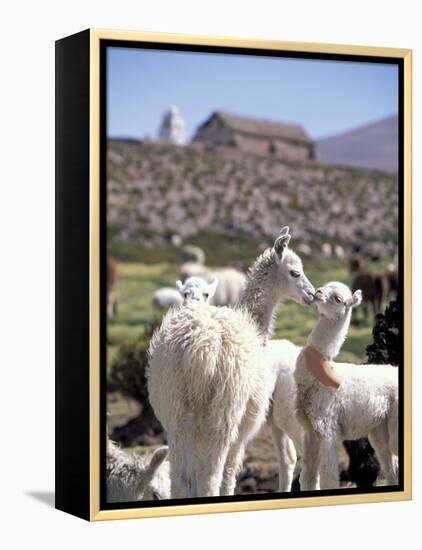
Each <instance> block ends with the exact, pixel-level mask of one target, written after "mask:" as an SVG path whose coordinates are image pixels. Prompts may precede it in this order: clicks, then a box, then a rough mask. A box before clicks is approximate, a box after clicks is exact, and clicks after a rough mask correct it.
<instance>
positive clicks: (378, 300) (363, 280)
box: [350, 256, 389, 322]
mask: <svg viewBox="0 0 422 550" xmlns="http://www.w3.org/2000/svg"><path fill="white" fill-rule="evenodd" d="M350 270H351V272H352V274H354V275H353V280H352V292H355V291H356V290H358V289H360V290H361V291H362V308H363V312H364V317H365V322H366V321H367V320H368V310H369V307H371V308H372V312H373V315H374V318H375V316H376V315H377V313H380V312H381V309H382V305H383V303H384V301H385V299H386V298H387V295H388V292H389V280H388V277H387V275H386V274H385V273H378V272H374V271H370V270H368V269H366V268H365V262H364V259H363V258H362V256H355V257H353V258H352V259H351V261H350Z"/></svg>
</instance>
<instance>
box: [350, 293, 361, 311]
mask: <svg viewBox="0 0 422 550" xmlns="http://www.w3.org/2000/svg"><path fill="white" fill-rule="evenodd" d="M361 303H362V291H361V290H356V291H355V292H354V293H353V296H352V297H351V298H350V300H349V301H348V302H347V305H348V306H350V307H357V306H358V305H360V304H361Z"/></svg>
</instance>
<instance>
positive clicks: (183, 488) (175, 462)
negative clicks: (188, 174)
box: [169, 448, 190, 498]
mask: <svg viewBox="0 0 422 550" xmlns="http://www.w3.org/2000/svg"><path fill="white" fill-rule="evenodd" d="M169 458H170V462H171V469H170V474H171V498H187V497H189V496H190V495H189V482H188V472H187V468H186V464H185V461H184V457H183V456H182V455H181V454H180V455H178V454H177V453H174V452H171V448H170V453H169Z"/></svg>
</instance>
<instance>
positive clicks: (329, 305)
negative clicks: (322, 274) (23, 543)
mask: <svg viewBox="0 0 422 550" xmlns="http://www.w3.org/2000/svg"><path fill="white" fill-rule="evenodd" d="M361 302H362V291H361V290H356V291H355V292H354V293H353V294H352V291H351V290H350V288H349V287H348V286H347V285H345V284H343V283H339V282H332V283H327V284H326V285H324V286H322V287H320V288H318V289H317V291H316V292H315V303H316V306H317V308H318V312H319V314H320V315H322V316H323V317H326V318H327V319H330V320H331V321H338V320H341V319H344V318H346V317H347V316H348V315H350V312H351V310H352V308H354V307H357V306H358V305H359V304H360V303H361Z"/></svg>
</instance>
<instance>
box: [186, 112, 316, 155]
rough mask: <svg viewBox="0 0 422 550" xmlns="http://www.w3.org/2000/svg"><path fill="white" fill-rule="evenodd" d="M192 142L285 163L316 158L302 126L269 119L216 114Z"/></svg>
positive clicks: (313, 147) (200, 128) (312, 146)
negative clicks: (275, 159)
mask: <svg viewBox="0 0 422 550" xmlns="http://www.w3.org/2000/svg"><path fill="white" fill-rule="evenodd" d="M193 143H202V144H203V145H205V146H208V147H213V148H214V147H225V148H226V147H229V148H235V149H237V150H239V151H243V152H245V153H253V154H258V155H264V156H273V157H276V158H279V159H283V160H293V161H300V160H312V159H315V158H316V155H315V144H314V142H313V141H312V140H311V139H310V137H309V136H308V135H307V134H306V132H305V130H304V129H303V128H302V126H299V125H297V124H284V123H281V122H272V121H269V120H259V119H254V118H246V117H240V116H237V115H232V114H229V113H222V112H219V111H217V112H215V113H213V114H212V115H211V116H210V117H209V118H208V119H207V120H206V121H205V122H204V123H203V124H202V125H201V126H200V127H199V128H198V130H197V132H196V134H195V136H194V138H193Z"/></svg>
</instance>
